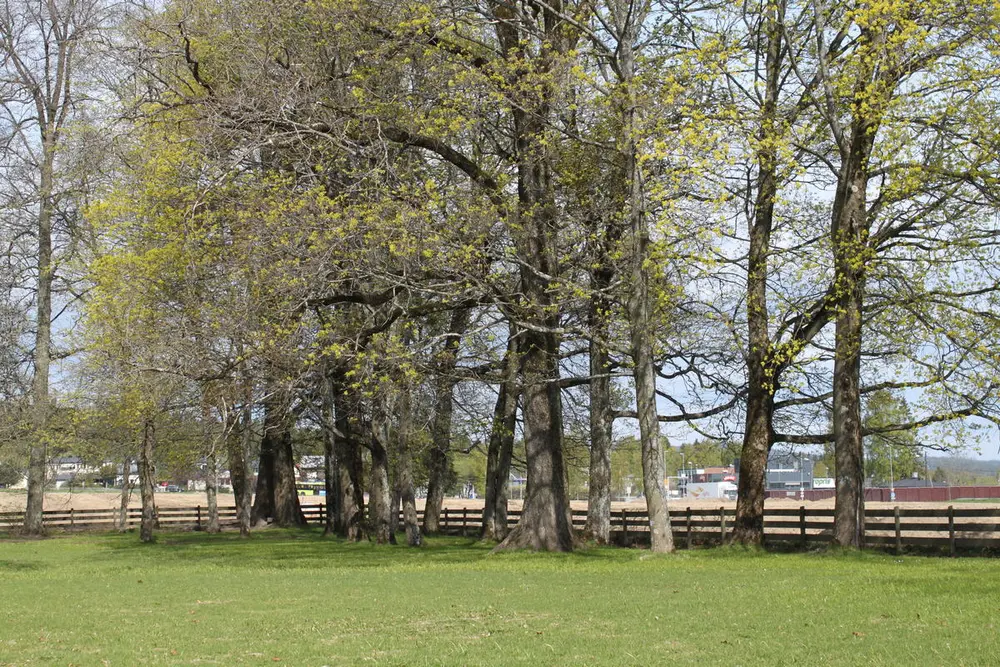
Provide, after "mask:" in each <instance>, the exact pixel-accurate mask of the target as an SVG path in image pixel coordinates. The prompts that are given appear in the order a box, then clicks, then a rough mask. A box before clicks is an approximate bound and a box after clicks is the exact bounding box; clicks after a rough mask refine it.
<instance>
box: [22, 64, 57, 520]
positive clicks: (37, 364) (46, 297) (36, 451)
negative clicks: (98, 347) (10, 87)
mask: <svg viewBox="0 0 1000 667" xmlns="http://www.w3.org/2000/svg"><path fill="white" fill-rule="evenodd" d="M61 51H62V50H61V49H60V52H61ZM39 122H41V123H42V127H43V130H42V164H41V174H40V182H39V192H38V194H39V201H40V204H39V209H38V225H37V230H36V231H37V239H36V240H37V243H38V257H37V264H36V269H37V271H38V277H37V292H36V296H35V300H36V307H35V349H34V353H33V356H32V362H33V376H32V380H31V400H32V406H31V426H32V433H31V449H30V452H29V455H28V499H27V505H26V507H25V512H24V533H25V534H26V535H42V534H44V532H45V526H44V525H43V523H42V516H43V515H42V511H43V504H44V498H45V471H46V463H47V460H48V455H47V449H48V448H47V444H46V443H47V442H48V438H47V436H46V429H47V427H48V421H49V371H50V366H51V361H52V354H51V351H50V350H51V346H52V278H53V275H52V274H53V267H52V211H53V201H52V196H53V189H54V169H55V166H54V162H55V141H56V136H55V134H56V130H55V127H54V126H52V125H51V124H48V123H45V120H44V117H40V118H39Z"/></svg>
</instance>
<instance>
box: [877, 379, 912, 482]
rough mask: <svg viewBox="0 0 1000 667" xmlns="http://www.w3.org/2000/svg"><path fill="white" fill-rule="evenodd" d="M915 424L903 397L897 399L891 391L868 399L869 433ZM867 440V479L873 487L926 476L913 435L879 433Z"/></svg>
mask: <svg viewBox="0 0 1000 667" xmlns="http://www.w3.org/2000/svg"><path fill="white" fill-rule="evenodd" d="M912 420H913V417H912V415H911V414H910V407H909V405H908V404H907V402H906V399H905V398H903V397H902V396H894V395H893V394H892V392H889V391H876V392H873V393H872V394H869V395H868V397H867V401H866V402H865V418H864V426H865V428H866V430H868V429H871V430H878V429H879V428H880V427H883V426H890V425H892V424H907V423H909V422H911V421H912ZM865 440H866V447H865V454H866V456H865V477H866V479H869V480H871V482H872V483H873V484H878V485H885V484H888V483H889V482H890V481H895V480H899V479H908V478H909V477H911V476H912V475H913V474H914V473H923V472H924V467H923V457H922V456H921V455H920V452H919V451H918V447H919V445H918V444H917V438H916V434H914V432H913V431H897V432H892V431H889V432H884V433H883V432H878V433H876V434H875V435H870V436H868V437H867V438H866V439H865Z"/></svg>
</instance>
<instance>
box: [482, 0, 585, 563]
mask: <svg viewBox="0 0 1000 667" xmlns="http://www.w3.org/2000/svg"><path fill="white" fill-rule="evenodd" d="M491 8H492V10H493V13H494V15H495V18H496V19H497V21H496V30H497V37H498V40H499V44H500V47H501V51H502V52H503V54H504V56H505V57H507V58H510V59H512V61H513V59H518V58H526V59H529V60H531V61H532V63H531V71H532V79H531V81H532V85H531V86H523V85H522V84H523V83H524V82H523V81H520V80H519V79H520V78H521V76H522V74H521V69H522V68H512V78H513V81H511V84H512V88H513V89H516V88H518V87H526V88H529V89H530V90H531V92H530V93H527V94H525V95H523V97H522V98H521V99H519V100H518V102H519V103H518V104H514V105H512V107H513V108H512V111H511V115H512V116H513V131H514V141H515V148H516V150H515V155H516V156H517V196H518V206H517V211H516V214H515V215H512V214H511V213H510V212H507V213H506V215H508V216H510V219H509V220H508V223H509V224H510V225H511V229H513V230H515V244H516V247H517V254H518V258H519V260H520V271H519V274H520V280H521V288H522V292H523V294H524V303H522V304H518V308H517V311H519V315H520V317H521V319H520V323H519V324H522V325H523V328H524V329H525V331H524V337H523V340H522V345H523V346H522V347H520V351H521V354H522V355H523V356H522V359H521V375H522V382H521V387H522V392H523V393H522V406H523V407H522V410H523V414H524V449H525V455H526V457H527V475H528V484H527V493H526V495H525V499H524V507H523V510H522V512H521V520H520V521H519V522H518V524H517V526H515V527H514V529H513V530H512V531H511V532H510V533H509V534H508V535H507V537H506V538H504V540H503V542H501V543H500V544H499V545H497V547H496V548H497V549H518V548H532V549H542V550H546V551H569V550H571V549H572V548H573V546H574V535H573V523H572V520H571V519H572V517H571V514H570V506H569V497H568V495H567V493H566V469H565V465H564V462H563V440H562V438H563V434H562V396H561V394H560V389H559V339H558V337H557V335H556V334H555V331H557V330H558V328H559V326H560V317H559V315H560V310H561V308H560V304H559V302H558V301H556V300H555V299H554V294H553V293H554V291H555V286H554V285H553V284H552V283H553V280H558V277H559V252H560V250H559V247H558V244H557V239H558V234H559V208H558V205H557V203H556V194H555V187H554V183H553V180H552V179H553V168H552V159H553V158H552V154H551V153H552V148H551V142H550V141H549V139H550V137H549V136H548V132H549V121H550V119H551V116H552V101H553V100H554V99H555V98H556V85H557V82H558V76H557V74H558V73H557V71H556V65H555V61H556V60H557V59H558V58H560V57H562V56H565V55H566V54H567V53H568V52H569V51H571V50H572V49H573V48H574V46H575V41H574V38H573V37H572V36H571V35H572V33H571V31H568V30H564V24H563V19H562V18H561V17H560V15H559V12H560V11H561V8H562V3H561V2H559V1H558V0H557V1H556V2H554V3H552V4H551V5H546V6H545V7H544V8H542V9H540V10H539V14H540V16H541V19H542V20H541V23H540V25H541V27H542V31H543V32H542V34H541V35H539V36H537V37H536V36H535V35H533V34H529V33H528V31H526V30H523V29H522V28H521V27H520V26H519V25H518V23H517V21H515V20H512V19H513V18H514V17H513V16H512V11H511V8H510V6H509V5H507V4H506V3H501V2H495V3H493V4H492V5H491ZM536 39H537V41H538V47H539V48H538V51H537V53H536V52H533V51H532V49H531V48H530V47H529V48H526V47H525V45H526V44H528V43H529V42H530V41H532V40H536ZM524 69H527V68H524ZM536 77H537V78H536ZM511 308H512V310H513V304H511Z"/></svg>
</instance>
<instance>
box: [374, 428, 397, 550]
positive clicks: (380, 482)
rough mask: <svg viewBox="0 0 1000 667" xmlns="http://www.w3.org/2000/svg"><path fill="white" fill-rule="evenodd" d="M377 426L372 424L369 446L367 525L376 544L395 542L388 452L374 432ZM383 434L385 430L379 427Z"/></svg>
mask: <svg viewBox="0 0 1000 667" xmlns="http://www.w3.org/2000/svg"><path fill="white" fill-rule="evenodd" d="M375 428H378V427H376V426H375V425H374V424H373V425H372V433H371V437H370V440H369V441H370V445H369V448H370V450H371V455H372V469H371V478H370V480H369V484H370V487H369V489H368V525H369V526H370V530H371V538H372V539H374V540H375V543H376V544H389V543H390V542H393V543H394V542H395V541H396V537H395V535H394V534H393V533H392V530H391V528H390V523H391V522H390V518H389V515H390V513H391V512H392V509H393V508H392V491H391V488H390V486H389V452H388V451H386V448H385V445H384V444H383V440H382V438H380V437H379V435H378V434H376V433H375V432H374V429H375ZM380 433H381V434H384V433H385V430H384V429H380Z"/></svg>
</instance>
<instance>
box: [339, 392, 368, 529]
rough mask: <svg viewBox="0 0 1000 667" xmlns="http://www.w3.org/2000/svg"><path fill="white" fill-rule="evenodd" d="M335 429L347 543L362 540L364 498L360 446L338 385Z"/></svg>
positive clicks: (346, 404)
mask: <svg viewBox="0 0 1000 667" xmlns="http://www.w3.org/2000/svg"><path fill="white" fill-rule="evenodd" d="M333 401H334V410H335V412H336V421H335V422H334V423H335V426H336V428H337V431H338V432H339V433H342V434H343V437H341V438H338V439H337V442H336V445H337V447H336V454H337V461H338V463H339V464H340V466H339V476H340V481H339V486H340V511H341V516H340V519H339V522H340V535H341V536H342V537H345V538H347V539H348V540H351V541H358V540H362V539H364V535H365V533H364V523H365V520H364V512H365V497H364V486H363V480H362V465H361V447H360V445H359V444H358V441H357V434H356V433H355V432H354V430H353V429H354V426H353V424H352V423H351V420H350V419H349V417H348V415H349V414H350V413H349V404H348V401H347V397H346V396H344V393H343V390H342V388H341V386H340V385H339V384H338V385H335V391H334V397H333Z"/></svg>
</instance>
